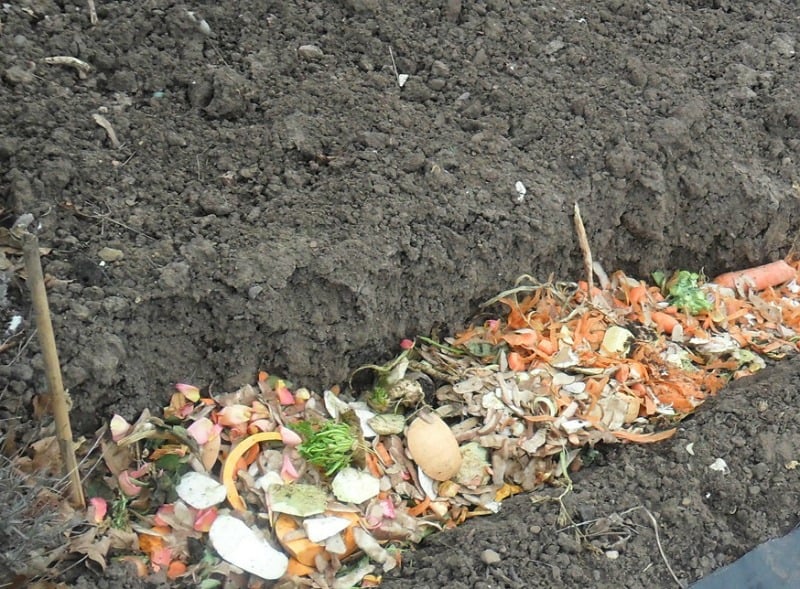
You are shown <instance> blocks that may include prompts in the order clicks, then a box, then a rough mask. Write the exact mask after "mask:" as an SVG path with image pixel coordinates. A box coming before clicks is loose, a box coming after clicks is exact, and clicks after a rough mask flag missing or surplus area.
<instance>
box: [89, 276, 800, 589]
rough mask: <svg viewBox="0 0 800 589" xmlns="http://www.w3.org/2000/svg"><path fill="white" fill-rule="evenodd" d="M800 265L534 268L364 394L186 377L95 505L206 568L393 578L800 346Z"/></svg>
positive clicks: (140, 566)
mask: <svg viewBox="0 0 800 589" xmlns="http://www.w3.org/2000/svg"><path fill="white" fill-rule="evenodd" d="M787 269H788V270H787ZM797 276H798V265H796V264H790V263H788V262H783V261H782V262H778V263H775V264H773V265H770V266H769V267H762V268H758V269H755V271H754V272H750V273H748V272H739V273H734V274H731V275H724V276H723V277H720V278H719V279H718V280H717V281H715V282H705V281H704V279H703V277H702V276H701V275H700V274H696V273H692V272H688V271H685V270H680V271H678V272H675V273H673V274H670V275H667V274H665V273H661V274H657V275H656V277H655V278H656V281H657V283H658V284H656V285H648V284H646V283H645V282H642V281H638V280H634V279H631V278H629V277H628V276H626V275H625V274H623V273H622V272H617V273H615V274H613V275H611V277H609V278H605V277H604V279H603V281H602V288H597V289H594V290H593V291H592V292H591V293H588V292H587V290H588V286H587V285H586V284H585V283H578V284H571V283H545V284H540V283H535V282H533V281H531V280H530V279H529V278H526V280H525V281H521V282H520V283H519V284H518V285H517V286H516V287H515V288H513V289H511V290H509V291H507V292H505V293H502V294H501V295H499V296H498V297H496V298H495V299H493V300H492V301H490V302H489V303H487V309H488V310H490V311H496V313H495V315H494V316H493V317H491V318H489V319H485V320H483V321H481V322H479V323H475V324H473V325H471V326H469V327H468V328H467V329H465V330H464V331H463V332H461V333H459V334H457V335H456V336H455V337H452V338H446V339H445V340H444V341H436V340H432V339H429V338H423V337H420V338H417V339H416V340H413V341H412V340H403V342H402V345H401V348H402V352H401V353H400V355H399V356H398V357H397V358H396V359H395V360H393V361H392V362H390V363H388V364H387V365H385V366H368V367H364V368H362V369H360V370H372V371H373V372H374V373H375V377H376V381H375V383H374V384H373V386H372V387H371V388H370V389H369V390H366V391H364V392H363V393H362V394H361V396H360V398H358V396H357V394H356V393H353V392H348V393H347V394H345V393H341V392H340V391H339V390H338V389H337V388H336V387H333V388H331V389H330V390H327V391H324V392H323V393H322V394H318V393H315V392H312V391H309V390H307V389H302V388H297V389H295V388H294V387H293V386H292V385H291V384H290V383H287V382H285V381H283V380H280V379H278V378H275V377H270V376H269V375H267V374H265V373H261V374H260V375H259V378H258V381H257V384H256V385H255V386H250V385H247V386H244V387H242V388H241V389H239V390H238V391H234V392H232V393H229V394H224V395H217V396H213V397H211V396H203V394H202V392H201V390H200V389H198V388H197V387H195V386H193V385H188V384H180V385H178V386H177V387H176V389H177V390H176V392H175V393H174V394H173V395H172V398H171V400H170V403H169V405H168V407H166V408H165V409H164V412H163V418H159V417H155V416H153V415H151V414H150V413H149V412H148V411H145V412H144V413H143V414H142V416H141V417H140V418H139V419H138V420H137V421H136V423H134V424H129V423H128V422H127V421H125V420H124V419H123V418H122V417H120V416H114V418H113V419H112V420H111V428H110V432H111V433H110V436H109V437H110V439H109V440H107V441H104V442H103V443H104V452H103V456H104V459H105V462H106V465H107V466H108V470H109V472H110V473H111V476H110V477H109V478H108V480H110V485H111V491H112V492H113V493H114V494H115V495H116V497H117V500H116V501H114V502H113V503H112V506H111V509H109V510H107V509H106V508H105V503H102V502H100V501H97V500H91V501H90V504H91V508H90V513H89V514H87V517H88V518H90V519H91V521H92V522H94V523H95V524H96V525H98V528H97V529H98V530H106V532H110V531H111V530H114V529H115V528H119V529H124V530H125V532H126V533H129V534H135V536H136V537H138V542H129V543H128V544H127V546H128V547H129V548H130V549H131V550H132V549H134V547H135V546H138V550H139V551H140V552H141V553H144V554H146V555H147V556H148V558H149V561H148V562H147V564H148V565H149V568H150V570H152V571H165V572H166V574H167V576H168V577H169V578H180V577H182V576H191V577H192V579H193V580H194V581H198V582H199V583H200V586H204V587H212V586H219V583H218V581H219V582H221V579H222V578H223V577H224V578H225V583H226V586H228V587H236V586H240V587H245V586H248V582H249V580H248V576H247V573H249V574H251V575H254V576H255V577H260V578H263V579H275V578H287V579H289V578H292V577H304V578H305V580H304V581H303V582H304V583H305V584H306V585H308V586H316V587H327V586H351V585H358V584H361V586H375V585H376V584H377V583H378V582H379V580H380V574H381V573H382V572H386V571H389V570H391V569H392V568H393V567H395V566H398V565H399V564H400V561H401V559H400V554H399V552H398V549H397V548H396V547H397V546H399V545H401V544H403V543H408V542H418V541H420V540H421V539H422V538H423V537H424V536H425V535H427V534H429V533H431V532H433V531H436V530H441V529H444V528H448V527H453V526H457V525H459V524H461V523H462V522H464V521H465V520H466V519H467V518H469V517H473V516H476V515H484V514H490V513H495V512H497V511H498V510H499V509H500V502H501V501H502V500H503V499H505V498H507V497H509V496H511V495H514V494H516V493H519V492H521V491H529V490H533V489H536V488H537V487H539V486H540V485H543V484H545V483H548V482H552V481H554V480H556V479H557V478H559V477H562V476H564V475H565V474H566V472H567V468H570V469H573V470H574V469H577V468H580V466H581V460H582V452H583V451H584V450H586V449H587V448H591V447H593V446H595V445H596V444H599V443H616V442H620V441H623V442H639V443H641V442H656V441H659V440H663V439H666V438H668V437H670V436H671V435H672V434H673V433H674V431H675V429H674V424H675V423H676V422H677V421H679V420H680V419H682V418H683V417H684V416H686V415H687V414H689V413H690V412H692V411H693V410H694V409H695V408H696V407H697V406H699V405H700V404H701V403H702V402H703V401H704V400H705V399H706V398H707V397H708V396H709V395H712V394H714V393H716V392H717V391H719V389H720V388H721V387H722V386H723V385H724V384H725V383H726V382H728V381H729V380H730V379H733V378H737V377H740V376H744V375H747V374H751V373H753V372H755V371H757V370H760V369H761V368H763V367H764V366H765V360H766V359H769V358H772V359H779V358H782V357H784V356H786V355H788V354H794V353H796V352H797V342H798V341H799V340H800V335H799V332H800V296H799V294H800V285H798V283H797ZM483 316H484V317H485V314H484V315H483ZM128 510H130V513H128ZM107 513H108V514H110V515H107ZM142 514H145V515H142ZM106 522H110V523H106ZM103 526H105V527H103ZM117 531H118V532H119V533H121V532H120V530H117ZM98 533H100V532H98ZM209 534H210V541H209ZM190 541H191V542H194V543H197V542H200V543H201V546H205V548H204V551H205V552H203V555H202V556H201V557H200V558H198V557H197V552H196V550H191V549H190ZM190 555H191V556H190ZM127 558H128V559H129V560H130V559H131V558H134V559H135V557H127ZM134 564H137V570H139V571H140V572H142V573H144V572H145V571H146V568H145V566H144V564H145V563H143V562H142V561H135V560H134ZM242 571H245V574H242ZM215 583H216V584H215Z"/></svg>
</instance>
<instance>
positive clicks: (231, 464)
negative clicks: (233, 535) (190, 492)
mask: <svg viewBox="0 0 800 589" xmlns="http://www.w3.org/2000/svg"><path fill="white" fill-rule="evenodd" d="M280 441H281V435H280V434H279V433H278V432H259V433H257V434H253V435H252V436H250V437H248V438H245V439H244V440H242V441H241V442H239V443H238V444H236V446H235V447H234V448H232V449H231V451H230V453H229V454H228V457H227V458H226V459H225V464H224V465H223V467H222V484H223V485H225V489H226V491H227V496H228V503H230V504H231V507H233V508H234V509H235V510H236V511H245V505H244V501H242V498H241V497H240V496H239V491H238V490H237V489H236V480H235V479H234V476H235V475H236V472H235V469H236V463H238V462H239V459H240V458H241V457H242V456H244V453H245V452H247V451H248V450H249V449H250V448H252V447H253V446H254V445H256V444H260V443H261V442H280Z"/></svg>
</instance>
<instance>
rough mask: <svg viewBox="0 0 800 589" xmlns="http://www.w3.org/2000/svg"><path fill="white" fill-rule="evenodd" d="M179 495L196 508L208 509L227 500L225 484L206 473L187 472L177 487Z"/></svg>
mask: <svg viewBox="0 0 800 589" xmlns="http://www.w3.org/2000/svg"><path fill="white" fill-rule="evenodd" d="M175 490H176V491H177V493H178V497H180V498H181V499H183V501H184V502H185V503H187V504H188V505H191V506H192V507H194V508H195V509H208V508H209V507H213V506H214V505H219V504H220V503H222V502H223V501H225V496H226V491H225V485H221V484H220V483H218V482H217V481H216V480H214V479H213V478H211V477H210V476H208V475H206V474H202V473H199V472H187V473H186V474H185V475H183V476H182V477H181V480H180V482H179V483H178V486H177V487H176V488H175Z"/></svg>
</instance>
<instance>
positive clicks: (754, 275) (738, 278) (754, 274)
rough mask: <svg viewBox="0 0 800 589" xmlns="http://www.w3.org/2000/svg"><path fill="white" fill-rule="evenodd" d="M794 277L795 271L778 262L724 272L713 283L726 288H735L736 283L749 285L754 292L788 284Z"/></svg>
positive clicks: (783, 262) (782, 262)
mask: <svg viewBox="0 0 800 589" xmlns="http://www.w3.org/2000/svg"><path fill="white" fill-rule="evenodd" d="M795 275H796V272H795V269H794V268H792V267H791V266H790V265H789V264H787V263H786V261H785V260H778V261H777V262H770V263H769V264H764V265H763V266H756V267H755V268H748V269H746V270H738V271H736V272H726V273H725V274H721V275H720V276H717V277H716V278H715V279H714V282H715V283H716V284H719V285H720V286H725V287H728V288H735V287H736V283H742V284H749V285H750V286H752V288H754V289H755V290H764V289H766V288H769V287H771V286H778V285H779V284H783V283H784V282H789V281H790V280H791V279H792V278H794V277H795Z"/></svg>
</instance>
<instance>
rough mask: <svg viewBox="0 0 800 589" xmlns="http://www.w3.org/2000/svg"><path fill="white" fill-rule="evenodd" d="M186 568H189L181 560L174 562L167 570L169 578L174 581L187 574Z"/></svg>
mask: <svg viewBox="0 0 800 589" xmlns="http://www.w3.org/2000/svg"><path fill="white" fill-rule="evenodd" d="M186 568H187V567H186V564H185V563H183V562H181V561H179V560H173V561H172V562H171V563H169V567H168V568H167V578H168V579H171V580H173V581H174V580H175V579H177V578H178V577H180V576H182V575H183V574H185V573H186Z"/></svg>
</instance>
